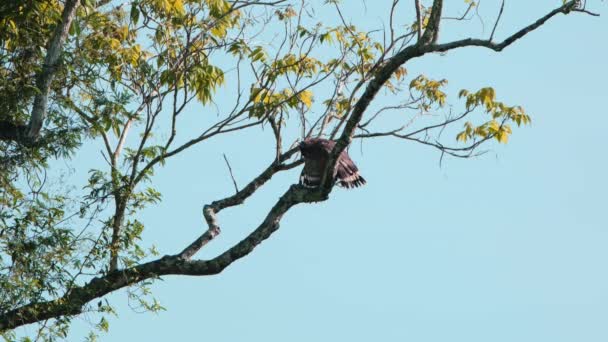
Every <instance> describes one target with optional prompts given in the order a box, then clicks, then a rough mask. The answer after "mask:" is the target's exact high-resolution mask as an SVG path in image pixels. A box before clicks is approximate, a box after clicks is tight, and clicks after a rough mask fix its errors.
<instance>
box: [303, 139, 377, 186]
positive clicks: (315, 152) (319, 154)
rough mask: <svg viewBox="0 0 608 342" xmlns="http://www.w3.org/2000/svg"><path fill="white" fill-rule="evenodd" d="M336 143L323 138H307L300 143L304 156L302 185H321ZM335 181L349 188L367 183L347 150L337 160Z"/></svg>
mask: <svg viewBox="0 0 608 342" xmlns="http://www.w3.org/2000/svg"><path fill="white" fill-rule="evenodd" d="M335 145H336V142H335V141H332V140H327V139H321V138H307V139H304V141H302V142H301V143H300V145H299V148H300V152H301V153H302V157H304V169H302V174H301V175H300V184H301V185H304V186H307V187H316V186H319V184H320V183H321V178H322V177H323V171H324V170H325V166H326V165H327V161H328V159H329V154H330V153H331V151H332V150H333V148H334V146H335ZM334 181H337V182H338V185H340V186H342V187H345V188H349V189H350V188H354V187H358V186H361V185H363V184H365V179H363V177H361V175H360V174H359V169H357V166H355V163H353V161H352V160H351V159H350V157H349V156H348V152H346V150H344V151H342V153H340V157H338V161H337V162H336V168H335V169H334Z"/></svg>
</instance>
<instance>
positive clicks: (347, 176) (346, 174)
mask: <svg viewBox="0 0 608 342" xmlns="http://www.w3.org/2000/svg"><path fill="white" fill-rule="evenodd" d="M336 169H337V171H338V172H337V175H336V178H337V180H338V185H340V186H343V187H345V188H348V189H350V188H356V187H358V186H361V185H364V184H365V183H366V182H365V178H363V177H361V175H360V174H359V169H358V168H357V166H356V165H355V163H353V161H352V159H350V156H349V155H348V153H347V152H346V151H343V152H342V153H341V154H340V158H338V163H337V165H336Z"/></svg>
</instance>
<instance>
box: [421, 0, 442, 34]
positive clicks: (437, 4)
mask: <svg viewBox="0 0 608 342" xmlns="http://www.w3.org/2000/svg"><path fill="white" fill-rule="evenodd" d="M442 9H443V0H435V1H433V7H432V8H431V16H430V18H429V22H428V24H427V25H426V30H424V34H423V35H422V39H421V40H420V41H419V42H418V44H434V43H435V42H436V41H437V38H438V37H439V24H440V22H441V12H442Z"/></svg>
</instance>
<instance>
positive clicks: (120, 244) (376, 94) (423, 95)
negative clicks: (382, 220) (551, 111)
mask: <svg viewBox="0 0 608 342" xmlns="http://www.w3.org/2000/svg"><path fill="white" fill-rule="evenodd" d="M556 2H557V4H556V7H555V8H553V9H548V10H547V13H546V14H545V15H544V16H542V17H540V18H537V20H536V21H533V22H531V23H530V24H529V25H527V26H524V27H519V28H513V29H510V28H509V30H511V32H512V33H511V34H510V35H507V36H506V37H504V38H500V39H499V38H497V37H496V34H495V33H496V29H497V27H498V26H499V25H500V24H501V23H500V22H501V17H502V14H503V6H504V1H503V2H502V4H501V6H500V8H499V12H498V13H497V16H496V17H495V18H490V19H488V20H492V25H491V27H492V30H491V32H490V34H489V36H487V35H486V36H487V37H485V38H470V37H464V38H460V39H456V40H451V41H448V40H445V39H443V38H442V34H440V33H441V32H442V31H441V30H440V28H441V27H442V24H443V23H444V21H446V20H456V21H462V20H467V18H469V17H470V16H471V15H472V13H474V12H475V7H476V6H477V3H476V2H474V1H470V0H465V1H463V2H459V3H458V4H449V6H450V9H452V8H453V9H456V10H459V11H460V13H464V14H461V15H458V16H456V17H449V16H448V14H446V13H445V12H446V11H445V9H444V7H445V6H447V4H445V6H444V1H442V0H433V1H423V0H415V1H399V0H393V1H389V2H388V8H389V9H390V11H389V12H388V13H386V18H385V19H386V21H385V23H384V26H382V27H380V28H379V29H377V30H368V29H366V28H363V29H362V28H360V27H357V26H356V25H354V24H353V23H351V22H350V20H349V19H348V17H347V16H345V15H344V11H343V6H344V5H345V4H344V2H340V1H333V0H332V1H325V2H310V3H309V2H305V1H288V0H277V1H259V0H247V1H227V0H135V1H125V2H123V1H111V0H97V1H95V0H64V1H63V0H62V1H60V0H51V1H48V0H20V1H13V2H3V3H2V4H0V158H1V160H0V163H1V164H0V188H1V189H2V192H1V193H0V332H2V334H3V335H2V336H3V337H4V338H5V339H7V340H11V339H12V338H13V333H12V330H13V329H15V328H17V327H20V326H23V325H27V324H32V323H35V324H38V327H39V333H38V338H41V339H47V340H53V339H55V338H57V337H65V336H66V333H67V330H68V328H69V326H70V321H71V319H72V318H73V317H74V316H77V315H80V314H82V313H83V312H99V313H101V314H102V317H103V315H108V314H112V313H113V310H114V309H113V307H112V305H111V303H110V302H109V301H107V300H103V299H102V298H103V297H104V296H105V295H106V294H108V293H110V292H113V291H116V290H120V289H127V291H129V295H130V296H132V298H133V299H134V300H136V301H137V302H138V303H139V304H140V305H141V307H143V308H144V309H146V310H150V311H155V310H160V309H162V307H161V306H160V304H159V303H158V302H157V301H156V300H155V299H154V298H153V297H151V296H150V294H149V290H148V286H149V284H150V283H151V282H152V281H154V280H155V279H158V278H159V277H162V276H164V275H170V274H181V275H191V276H211V275H214V274H217V273H219V272H221V271H222V270H224V269H225V268H227V267H229V266H230V265H231V264H232V263H233V262H235V261H237V260H238V259H240V258H243V257H245V256H247V255H249V254H250V253H251V252H252V251H253V249H254V248H255V247H256V246H257V245H259V244H260V243H262V242H263V241H264V240H265V239H267V238H268V237H270V236H271V235H272V234H273V233H274V232H275V231H276V230H277V229H279V224H280V221H281V219H282V217H283V215H284V214H285V213H286V212H287V211H288V210H290V209H291V208H292V207H294V206H295V205H297V204H301V203H314V202H319V201H325V200H328V199H329V195H330V193H331V191H332V188H333V185H334V184H333V181H332V179H331V174H332V172H331V170H333V166H334V165H335V163H336V158H337V156H338V155H339V154H340V153H341V152H342V151H343V150H344V149H345V148H347V146H349V145H350V144H351V142H352V141H353V140H354V139H371V138H379V137H385V138H392V139H400V140H406V141H409V142H413V143H417V144H421V145H425V146H427V147H430V148H433V149H435V150H437V151H439V153H440V155H441V158H443V157H444V156H445V157H455V158H469V157H472V156H477V155H480V154H483V152H484V150H483V146H485V145H487V144H491V143H503V144H504V143H507V142H508V141H509V138H510V136H511V134H512V133H513V130H514V129H515V128H516V127H519V126H524V125H527V124H529V123H530V122H531V116H530V115H529V114H528V113H527V112H526V111H525V110H524V108H523V107H522V106H520V104H510V103H505V102H503V101H501V100H500V97H499V95H497V93H496V91H495V90H494V89H493V88H492V87H490V86H487V87H484V88H481V89H468V90H467V89H463V90H461V91H460V92H458V93H457V94H451V96H450V97H449V96H448V93H447V91H446V89H445V88H446V84H447V82H448V80H446V79H432V78H431V77H429V76H427V75H425V74H424V73H421V72H419V71H418V72H414V71H413V70H409V69H408V68H407V64H408V62H409V61H411V60H413V59H417V58H421V57H424V56H428V55H430V54H434V53H435V54H437V53H448V52H449V51H451V50H455V49H461V48H473V47H477V48H485V49H490V50H492V51H496V52H500V51H502V50H503V49H505V48H507V47H509V46H510V45H511V44H513V43H515V42H516V41H517V40H519V39H521V38H524V37H525V36H526V35H528V34H531V33H532V32H533V31H534V30H536V29H538V28H539V27H541V26H543V25H545V24H549V22H550V20H551V19H552V18H554V17H555V16H558V15H561V14H571V13H578V14H581V13H582V14H586V15H595V14H594V13H592V12H590V11H588V10H587V9H586V8H585V6H584V3H581V2H579V1H564V2H561V1H556ZM452 6H455V7H452ZM322 10H324V11H332V12H333V13H335V18H336V21H335V22H332V23H328V22H319V20H318V19H316V16H315V11H322ZM403 14H406V15H403ZM220 98H221V99H222V100H221V101H218V100H217V99H220ZM379 98H382V99H383V101H378V99H379ZM387 103H388V104H387ZM226 104H229V105H226ZM522 105H525V103H523V104H522ZM188 108H195V109H196V111H198V112H199V113H198V115H201V116H205V120H207V122H208V125H207V127H206V128H205V129H203V130H201V131H200V132H199V133H198V134H196V135H194V136H186V135H184V134H180V127H184V125H188V117H187V115H189V114H188V113H185V112H186V111H187V109H188ZM389 116H390V117H389ZM395 118H396V119H395ZM245 130H258V131H259V132H260V134H271V135H272V137H273V139H274V141H275V146H274V148H273V150H272V151H268V150H262V149H261V150H260V158H265V159H267V160H268V166H267V167H266V168H265V169H264V170H260V172H259V173H258V175H257V176H256V177H254V178H253V179H251V180H249V182H248V183H247V184H246V185H245V186H244V187H242V188H238V186H237V185H236V183H235V188H236V189H235V193H234V194H233V195H231V196H227V197H224V198H221V199H218V200H216V201H213V202H211V203H209V204H207V205H205V206H204V207H203V208H201V209H202V215H203V218H204V222H205V223H206V226H205V227H204V228H203V227H201V231H202V234H201V235H200V236H199V237H192V243H191V244H189V245H187V246H183V249H182V250H181V251H178V252H177V253H175V254H172V255H165V256H160V255H158V252H157V251H156V249H155V248H154V247H150V245H153V244H159V243H162V241H152V242H150V241H145V242H144V241H142V240H141V234H142V232H143V230H144V228H145V227H147V226H149V225H150V223H147V222H140V221H139V220H138V219H137V217H138V216H137V213H138V212H140V211H141V210H142V209H143V208H145V207H147V206H154V205H155V204H157V203H158V202H159V201H161V194H160V193H159V192H158V191H157V190H156V189H155V188H154V171H155V170H156V169H158V168H161V167H162V166H163V165H164V164H165V163H171V160H172V157H174V156H176V155H178V154H182V155H187V154H188V152H189V149H190V148H191V147H193V146H195V145H200V144H204V143H205V142H206V141H208V140H210V139H214V138H216V137H218V136H220V135H226V137H227V138H228V139H238V138H239V134H241V133H242V132H243V131H245ZM311 136H314V137H325V138H329V139H334V140H336V141H337V144H336V147H335V149H334V150H333V152H332V153H331V157H330V163H329V165H328V167H327V170H326V173H325V177H324V180H323V182H322V185H321V186H320V187H318V188H314V189H310V188H304V187H301V186H298V185H290V184H285V188H286V190H285V193H284V194H283V195H282V196H281V197H280V198H279V199H278V201H277V202H276V203H275V205H274V206H273V207H272V208H271V209H270V210H269V211H268V212H267V213H266V215H265V218H264V219H263V220H262V222H260V223H259V224H258V225H257V226H255V227H250V231H251V233H250V234H249V235H248V236H247V237H246V238H245V239H243V240H242V241H240V242H239V243H237V244H236V245H234V246H232V247H231V248H229V249H227V250H225V251H224V252H223V253H221V254H219V255H217V256H216V257H214V258H211V259H208V260H202V259H196V258H195V255H196V253H197V252H198V251H199V250H200V249H202V248H203V247H205V245H207V244H208V243H209V242H211V241H212V240H213V239H214V238H216V237H217V236H218V235H219V234H220V232H221V230H220V226H221V223H220V222H219V220H218V218H217V214H218V213H219V212H220V211H222V210H225V209H229V208H231V207H235V206H241V205H244V203H245V200H246V199H248V198H249V197H251V196H252V195H253V194H254V193H255V192H256V191H257V190H258V189H260V188H261V187H263V186H264V185H265V184H267V182H269V181H270V180H271V178H272V177H273V176H274V175H276V174H277V173H280V172H283V171H286V170H291V169H293V168H296V167H298V166H300V165H301V164H302V161H301V159H300V158H299V154H298V149H297V143H298V142H299V141H301V140H302V139H304V138H306V137H311ZM96 143H100V144H101V146H103V147H102V148H103V150H102V153H101V154H100V155H99V159H100V165H103V167H98V166H93V167H91V168H90V170H89V178H88V181H87V182H86V183H85V184H69V185H70V186H72V187H74V188H75V189H77V190H75V191H74V190H73V189H71V188H67V187H64V188H59V189H58V188H57V187H56V186H55V187H53V186H50V185H49V183H50V181H49V178H57V177H58V176H57V175H56V174H54V173H53V170H54V168H53V166H54V165H55V164H56V163H57V162H58V161H62V162H64V163H68V164H70V165H73V164H71V163H73V157H74V156H75V155H77V154H78V153H79V151H81V150H82V148H83V146H86V145H91V144H96ZM226 163H227V164H228V167H230V164H229V163H228V159H226ZM74 167H82V166H80V165H78V166H76V165H74ZM230 172H231V171H230ZM209 181H213V180H209ZM67 183H69V181H68V182H67ZM294 183H295V180H294ZM226 229H228V228H226ZM98 328H99V329H100V330H102V331H103V330H107V329H108V326H107V321H106V320H105V318H102V319H101V321H100V322H99V324H98ZM94 336H95V333H94V332H92V333H91V336H90V338H91V339H94Z"/></svg>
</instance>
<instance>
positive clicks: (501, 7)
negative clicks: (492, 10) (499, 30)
mask: <svg viewBox="0 0 608 342" xmlns="http://www.w3.org/2000/svg"><path fill="white" fill-rule="evenodd" d="M504 9H505V0H502V4H501V5H500V12H498V18H496V22H495V23H494V28H492V33H491V34H490V40H492V38H494V32H496V27H497V26H498V22H499V21H500V18H501V17H502V11H503V10H504Z"/></svg>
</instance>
